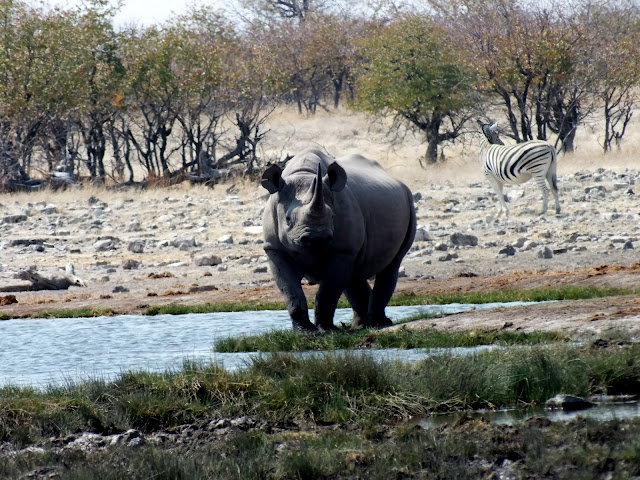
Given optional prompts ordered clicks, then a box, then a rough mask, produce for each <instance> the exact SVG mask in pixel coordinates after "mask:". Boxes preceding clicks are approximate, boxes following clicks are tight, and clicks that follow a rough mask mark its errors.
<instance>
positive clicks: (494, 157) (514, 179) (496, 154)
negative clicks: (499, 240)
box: [480, 123, 560, 216]
mask: <svg viewBox="0 0 640 480" xmlns="http://www.w3.org/2000/svg"><path fill="white" fill-rule="evenodd" d="M497 129H498V126H497V124H495V123H494V124H493V125H488V124H484V125H482V133H484V136H485V138H483V139H482V143H481V144H480V160H481V161H482V170H483V172H484V176H485V177H486V178H487V180H489V183H490V184H491V185H492V186H493V189H494V190H495V192H496V194H497V195H498V201H499V210H498V216H500V215H501V214H502V212H503V210H504V212H505V216H507V215H509V210H508V208H507V204H506V202H505V201H504V194H503V193H502V186H503V185H505V184H509V185H517V184H520V183H524V182H527V181H529V180H530V179H531V178H533V179H535V181H536V183H537V184H538V186H539V187H540V189H541V190H542V212H540V215H543V214H544V213H546V211H547V206H548V204H549V188H550V189H551V193H552V194H553V198H554V199H555V202H556V214H559V213H560V203H559V201H558V180H557V177H556V164H557V157H556V151H555V149H554V148H553V146H551V145H549V144H548V143H547V142H543V141H541V140H531V141H529V142H522V143H518V144H517V145H513V146H505V145H504V143H503V142H502V140H500V137H499V136H498V132H497ZM547 183H548V186H547Z"/></svg>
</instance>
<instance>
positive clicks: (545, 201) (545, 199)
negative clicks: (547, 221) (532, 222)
mask: <svg viewBox="0 0 640 480" xmlns="http://www.w3.org/2000/svg"><path fill="white" fill-rule="evenodd" d="M536 180H537V182H538V185H539V186H540V189H541V190H542V211H541V212H540V215H544V214H545V213H547V208H548V206H549V188H547V182H546V178H545V177H541V178H538V179H536Z"/></svg>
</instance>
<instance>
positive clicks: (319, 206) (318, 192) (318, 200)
mask: <svg viewBox="0 0 640 480" xmlns="http://www.w3.org/2000/svg"><path fill="white" fill-rule="evenodd" d="M311 188H312V189H313V197H312V198H311V202H309V213H311V215H322V214H323V213H324V208H325V205H324V197H323V192H322V174H321V173H320V164H318V173H317V175H316V178H315V179H314V181H313V183H312V184H311Z"/></svg>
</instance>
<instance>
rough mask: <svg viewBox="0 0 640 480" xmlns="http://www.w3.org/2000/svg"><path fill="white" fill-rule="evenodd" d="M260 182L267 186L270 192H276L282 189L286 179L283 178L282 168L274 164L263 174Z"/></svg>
mask: <svg viewBox="0 0 640 480" xmlns="http://www.w3.org/2000/svg"><path fill="white" fill-rule="evenodd" d="M260 184H261V185H262V186H263V187H264V188H266V189H267V190H268V191H269V193H276V192H278V191H280V189H281V188H282V186H283V185H284V181H283V180H282V170H281V169H280V167H279V166H278V165H275V164H274V165H271V166H270V167H269V168H267V169H266V170H265V171H264V173H263V174H262V180H260Z"/></svg>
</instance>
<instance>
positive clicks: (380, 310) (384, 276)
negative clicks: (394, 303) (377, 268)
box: [365, 258, 402, 327]
mask: <svg viewBox="0 0 640 480" xmlns="http://www.w3.org/2000/svg"><path fill="white" fill-rule="evenodd" d="M401 261H402V259H401V258H396V259H395V260H394V261H393V262H392V263H391V264H390V265H389V266H387V268H385V269H384V270H383V271H382V272H380V273H379V274H378V275H376V281H375V284H374V286H373V291H372V292H371V299H370V301H369V312H368V315H367V321H366V323H365V325H366V326H368V327H369V326H370V327H387V326H389V325H391V324H392V323H393V322H392V321H391V320H389V318H387V316H386V315H385V314H384V309H385V308H386V307H387V304H388V303H389V300H391V296H392V295H393V291H394V290H395V289H396V284H397V283H398V269H399V268H400V262H401Z"/></svg>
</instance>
